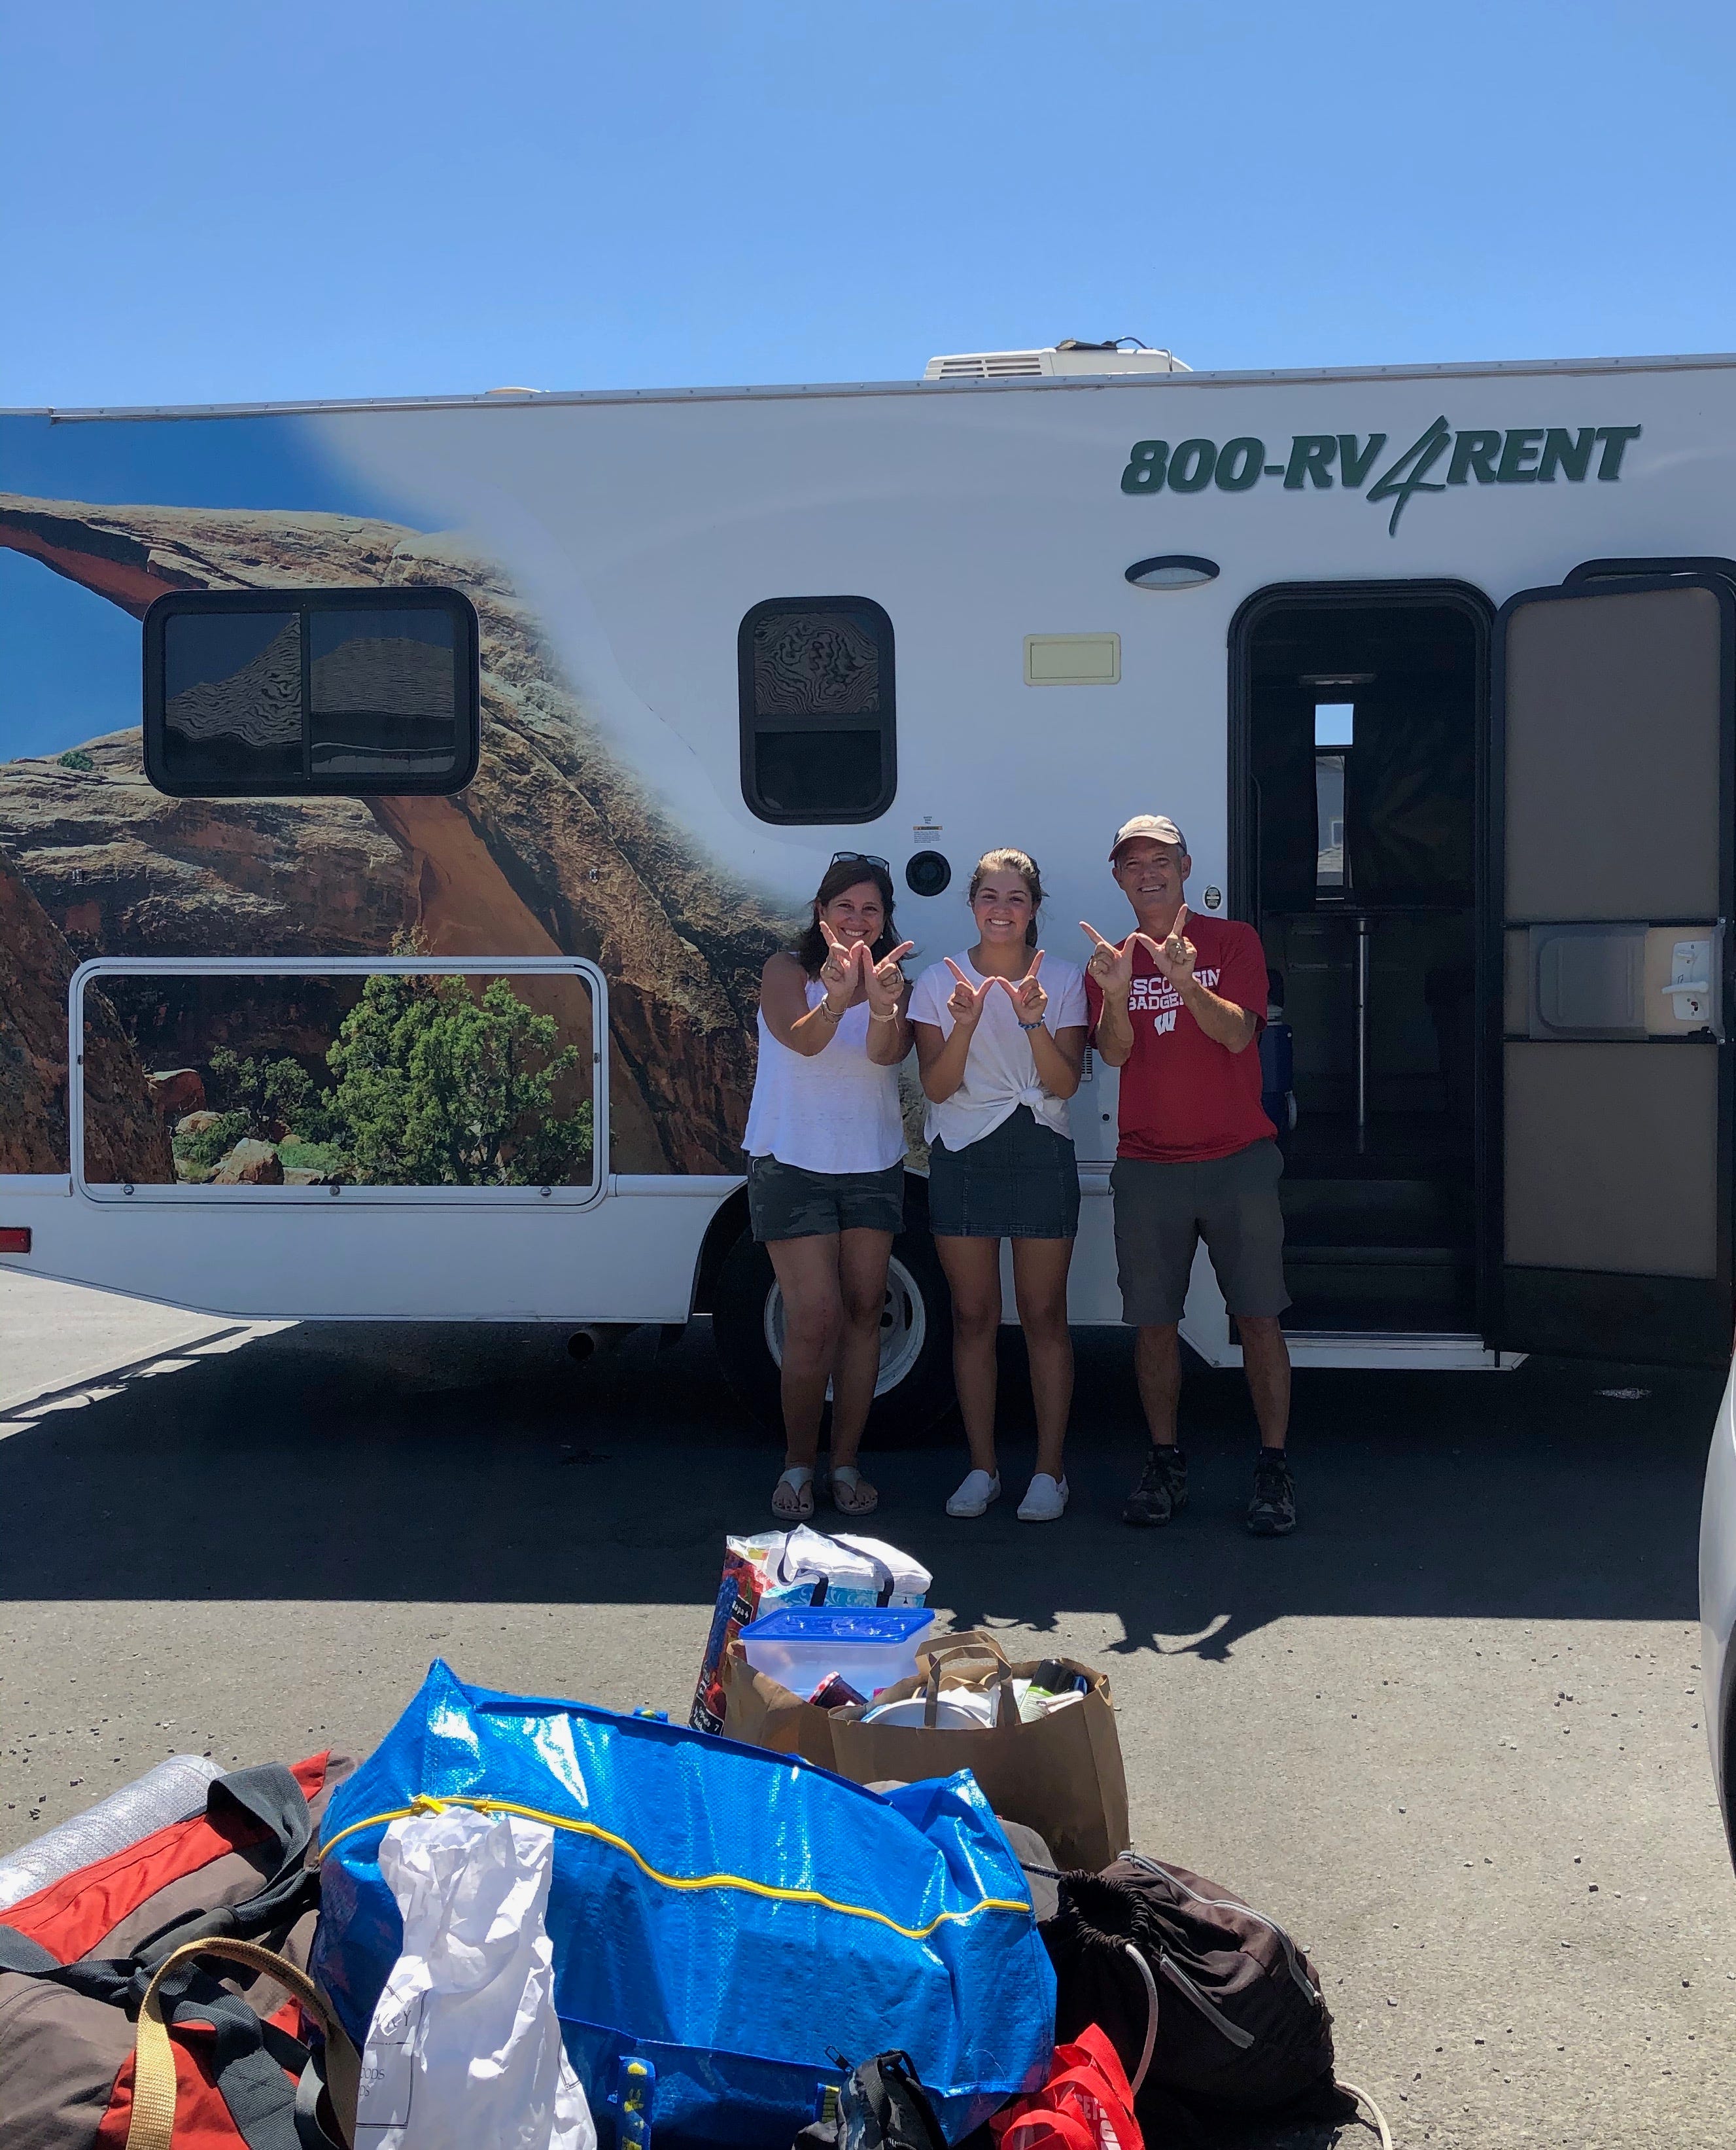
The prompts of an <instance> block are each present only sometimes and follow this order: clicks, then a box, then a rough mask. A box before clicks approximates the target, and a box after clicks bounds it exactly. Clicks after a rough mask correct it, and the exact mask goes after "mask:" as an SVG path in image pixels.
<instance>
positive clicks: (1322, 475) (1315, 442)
mask: <svg viewBox="0 0 1736 2150" xmlns="http://www.w3.org/2000/svg"><path fill="white" fill-rule="evenodd" d="M1337 452H1338V436H1337V435H1336V433H1298V434H1297V435H1296V438H1295V439H1294V440H1293V441H1292V442H1291V444H1290V463H1289V467H1287V468H1286V471H1285V473H1284V490H1285V491H1286V492H1301V489H1302V487H1303V485H1304V484H1305V483H1306V481H1307V480H1308V479H1310V478H1312V480H1313V481H1314V482H1315V483H1316V485H1330V484H1331V482H1332V458H1333V457H1334V456H1336V454H1337Z"/></svg>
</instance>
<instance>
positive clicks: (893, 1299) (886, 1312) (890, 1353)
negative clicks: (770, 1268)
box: [766, 1254, 928, 1400]
mask: <svg viewBox="0 0 1736 2150" xmlns="http://www.w3.org/2000/svg"><path fill="white" fill-rule="evenodd" d="M927 1336H928V1308H927V1307H926V1306H925V1305H923V1295H922V1291H921V1288H920V1287H919V1286H918V1284H917V1281H916V1279H915V1278H914V1277H913V1276H912V1275H911V1274H910V1272H909V1270H908V1269H906V1268H905V1266H904V1264H903V1263H902V1262H901V1261H900V1260H899V1259H898V1256H897V1255H896V1254H894V1255H893V1258H892V1260H891V1262H890V1264H888V1268H887V1271H886V1304H885V1305H884V1307H883V1309H882V1310H881V1315H880V1373H879V1378H878V1380H876V1381H875V1383H874V1394H875V1395H877V1396H883V1395H886V1394H888V1391H889V1390H893V1389H895V1388H897V1386H898V1384H899V1382H900V1381H902V1380H906V1379H907V1378H908V1375H909V1374H910V1371H911V1370H912V1368H913V1367H914V1365H916V1362H917V1360H918V1359H919V1358H920V1357H921V1356H922V1349H923V1342H924V1341H925V1340H926V1339H927ZM766 1349H767V1350H768V1351H769V1352H770V1353H771V1355H772V1365H774V1366H777V1367H780V1368H781V1367H782V1365H783V1294H782V1291H781V1290H780V1289H779V1288H778V1286H777V1284H775V1283H774V1284H772V1289H770V1291H768V1292H767V1294H766ZM826 1395H827V1397H828V1400H829V1399H830V1397H831V1395H832V1384H831V1383H830V1382H829V1381H828V1383H827V1384H826Z"/></svg>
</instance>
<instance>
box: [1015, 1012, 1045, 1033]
mask: <svg viewBox="0 0 1736 2150" xmlns="http://www.w3.org/2000/svg"><path fill="white" fill-rule="evenodd" d="M1042 1027H1043V1018H1042V1017H1041V1016H1040V1015H1039V1017H1037V1020H1036V1021H1035V1022H1022V1023H1020V1024H1019V1028H1020V1029H1021V1030H1041V1029H1042Z"/></svg>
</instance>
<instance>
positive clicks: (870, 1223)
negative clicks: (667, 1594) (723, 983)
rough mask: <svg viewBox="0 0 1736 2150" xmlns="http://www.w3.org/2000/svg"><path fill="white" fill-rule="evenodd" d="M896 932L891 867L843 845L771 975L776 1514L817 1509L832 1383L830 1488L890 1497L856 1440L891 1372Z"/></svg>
mask: <svg viewBox="0 0 1736 2150" xmlns="http://www.w3.org/2000/svg"><path fill="white" fill-rule="evenodd" d="M912 946H913V943H912V942H910V941H902V942H900V943H899V944H898V946H896V947H894V946H893V887H892V879H891V876H890V875H889V874H888V871H887V870H886V867H885V866H884V865H883V863H882V862H881V861H878V860H874V859H866V858H863V857H862V856H861V855H859V854H858V853H856V852H853V851H852V852H840V853H839V854H838V856H837V857H836V858H835V859H833V861H832V864H831V865H830V866H828V868H827V870H826V874H825V877H824V879H823V881H821V883H820V886H819V889H818V892H817V894H816V895H815V896H814V900H813V916H812V919H811V920H810V921H809V924H808V930H807V931H806V932H805V933H804V934H803V936H802V938H801V940H800V941H798V943H797V945H796V946H795V947H794V948H793V950H789V951H782V952H780V953H779V954H777V955H776V956H772V958H771V959H770V960H769V961H767V965H766V967H765V969H764V970H763V972H761V974H760V989H759V1068H758V1072H757V1074H756V1075H755V1077H754V1083H753V1101H752V1104H751V1105H750V1106H749V1108H748V1111H747V1133H746V1134H745V1135H744V1136H743V1137H742V1148H743V1149H745V1150H746V1151H747V1212H748V1217H749V1220H750V1222H751V1223H752V1228H753V1236H754V1238H755V1239H757V1240H759V1241H760V1242H761V1244H762V1245H763V1246H764V1247H765V1249H766V1251H767V1254H770V1256H771V1258H772V1269H774V1271H775V1272H776V1273H777V1282H778V1285H779V1287H780V1289H782V1294H783V1314H784V1331H783V1369H782V1400H783V1426H784V1471H783V1475H782V1477H781V1478H780V1479H779V1480H778V1481H777V1486H775V1488H774V1489H773V1491H772V1514H773V1515H775V1516H776V1517H777V1519H778V1521H779V1522H785V1523H796V1522H805V1521H806V1520H807V1519H808V1517H810V1516H812V1515H813V1499H814V1486H813V1476H814V1464H815V1460H816V1457H817V1456H818V1451H819V1439H820V1413H821V1411H822V1410H823V1407H824V1405H825V1401H826V1390H827V1386H828V1383H829V1385H830V1386H831V1389H832V1498H833V1504H834V1505H835V1506H836V1507H838V1510H839V1511H840V1512H841V1513H843V1514H844V1515H847V1516H866V1515H869V1514H871V1513H872V1512H873V1510H874V1508H875V1507H877V1506H878V1501H879V1497H880V1496H879V1495H878V1493H876V1491H874V1489H873V1486H870V1485H869V1484H868V1482H867V1481H866V1480H865V1479H864V1478H863V1476H862V1473H861V1472H860V1471H858V1469H857V1467H856V1451H857V1448H858V1445H859V1443H860V1441H861V1440H862V1429H863V1426H864V1425H865V1424H866V1423H867V1420H868V1406H869V1405H870V1404H872V1403H873V1400H874V1384H875V1382H876V1381H877V1380H878V1378H879V1372H880V1321H881V1316H882V1314H883V1310H884V1308H885V1304H886V1269H887V1264H888V1261H889V1260H890V1259H891V1257H892V1243H893V1236H894V1234H896V1233H897V1232H898V1230H899V1229H901V1227H902V1225H903V1204H904V1124H903V1113H901V1111H900V1110H899V1106H898V1064H899V1062H901V1061H902V1060H903V1058H904V1057H905V1055H906V1054H907V1053H908V1052H909V1050H910V1025H909V1023H908V1021H907V1020H906V1018H905V1014H904V1003H905V999H906V997H907V992H908V988H907V987H906V985H905V982H904V974H903V972H902V971H901V970H900V969H899V968H898V959H899V957H900V956H906V955H908V953H909V952H910V950H911V947H912Z"/></svg>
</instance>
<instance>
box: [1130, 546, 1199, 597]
mask: <svg viewBox="0 0 1736 2150" xmlns="http://www.w3.org/2000/svg"><path fill="white" fill-rule="evenodd" d="M1217 574H1218V563H1217V562H1216V561H1215V560H1202V559H1201V558H1200V556H1199V554H1198V553H1159V554H1158V556H1157V558H1155V560H1135V562H1134V563H1133V565H1132V566H1131V567H1130V568H1129V569H1128V571H1127V579H1128V581H1129V582H1130V583H1132V584H1133V586H1134V588H1135V589H1136V590H1188V589H1192V588H1195V586H1196V585H1197V584H1199V583H1210V582H1215V581H1216V579H1217Z"/></svg>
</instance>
